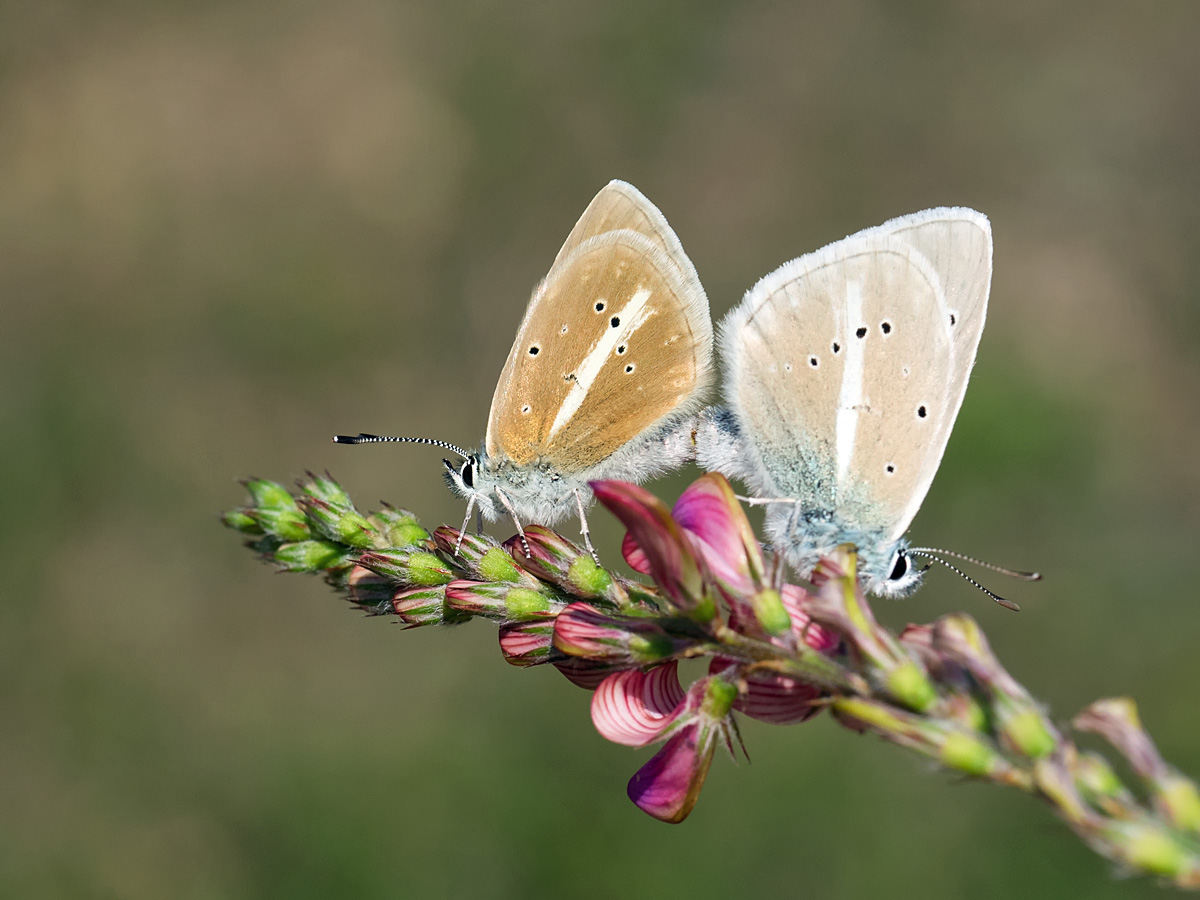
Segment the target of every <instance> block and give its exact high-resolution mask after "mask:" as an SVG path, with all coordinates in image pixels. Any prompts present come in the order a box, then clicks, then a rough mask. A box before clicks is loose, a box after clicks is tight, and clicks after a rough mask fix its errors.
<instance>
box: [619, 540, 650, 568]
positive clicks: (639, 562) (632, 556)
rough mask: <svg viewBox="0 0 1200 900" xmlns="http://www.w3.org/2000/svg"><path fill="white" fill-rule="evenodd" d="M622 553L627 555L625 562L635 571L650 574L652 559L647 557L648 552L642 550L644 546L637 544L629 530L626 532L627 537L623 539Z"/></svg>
mask: <svg viewBox="0 0 1200 900" xmlns="http://www.w3.org/2000/svg"><path fill="white" fill-rule="evenodd" d="M621 555H622V556H624V557H625V562H626V563H628V565H629V568H631V569H633V571H635V572H641V573H642V574H643V575H649V574H650V560H649V559H647V558H646V554H645V553H643V552H642V548H641V547H639V546H638V545H637V541H635V540H634V539H633V535H632V534H631V533H630V532H628V531H627V532H625V539H624V540H623V541H621Z"/></svg>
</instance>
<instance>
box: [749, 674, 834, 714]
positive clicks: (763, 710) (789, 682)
mask: <svg viewBox="0 0 1200 900" xmlns="http://www.w3.org/2000/svg"><path fill="white" fill-rule="evenodd" d="M820 696H821V691H820V689H819V688H816V687H814V686H813V685H811V684H805V683H804V682H802V681H796V680H795V679H792V678H785V677H784V676H782V675H774V674H769V673H759V672H755V673H752V674H750V675H748V676H746V692H745V693H744V694H740V695H739V696H738V698H737V700H735V701H734V703H733V706H734V709H738V710H741V711H742V712H744V713H745V714H746V715H748V716H749V717H750V718H752V719H758V720H759V721H760V722H768V723H770V724H772V725H794V724H796V723H797V722H803V721H805V720H806V719H811V718H812V717H813V716H815V715H816V714H817V713H819V712H820V711H821V707H820V706H814V705H813V701H815V700H817V699H819V698H820Z"/></svg>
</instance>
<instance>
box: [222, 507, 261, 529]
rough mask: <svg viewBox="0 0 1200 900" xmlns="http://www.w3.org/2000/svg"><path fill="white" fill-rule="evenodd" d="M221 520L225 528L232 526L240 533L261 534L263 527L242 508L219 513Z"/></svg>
mask: <svg viewBox="0 0 1200 900" xmlns="http://www.w3.org/2000/svg"><path fill="white" fill-rule="evenodd" d="M221 522H222V523H223V524H224V525H225V527H226V528H232V529H233V530H234V531H240V532H241V533H242V534H254V535H259V534H263V528H262V526H261V525H259V524H258V519H256V518H255V517H254V516H252V515H250V514H249V513H248V512H247V511H246V510H244V509H231V510H229V511H228V512H224V513H221Z"/></svg>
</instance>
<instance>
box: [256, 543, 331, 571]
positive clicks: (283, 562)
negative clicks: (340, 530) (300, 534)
mask: <svg viewBox="0 0 1200 900" xmlns="http://www.w3.org/2000/svg"><path fill="white" fill-rule="evenodd" d="M274 559H275V562H277V563H278V564H279V565H280V567H281V568H283V569H285V570H286V571H288V572H321V571H324V570H326V569H332V568H335V567H337V566H339V565H342V564H343V563H345V562H346V561H347V560H348V559H349V555H348V554H347V552H346V548H345V547H342V546H340V545H339V544H335V543H333V542H332V541H297V542H295V543H293V544H283V545H282V546H281V547H279V548H278V549H277V550H276V551H275V553H274Z"/></svg>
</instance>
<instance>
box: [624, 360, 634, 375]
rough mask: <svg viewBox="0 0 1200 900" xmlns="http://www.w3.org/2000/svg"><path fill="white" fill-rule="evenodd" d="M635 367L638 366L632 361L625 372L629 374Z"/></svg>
mask: <svg viewBox="0 0 1200 900" xmlns="http://www.w3.org/2000/svg"><path fill="white" fill-rule="evenodd" d="M634 368H636V367H635V366H634V364H633V363H630V364H629V365H627V366H626V367H625V374H626V375H628V374H629V373H630V372H632V371H633V370H634Z"/></svg>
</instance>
